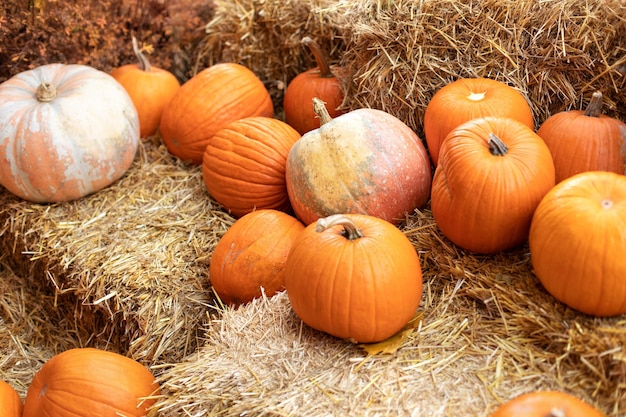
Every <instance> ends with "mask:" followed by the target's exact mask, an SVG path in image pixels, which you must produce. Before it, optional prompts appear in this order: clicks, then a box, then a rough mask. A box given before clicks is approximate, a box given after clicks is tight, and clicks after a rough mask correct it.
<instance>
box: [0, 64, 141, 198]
mask: <svg viewBox="0 0 626 417" xmlns="http://www.w3.org/2000/svg"><path fill="white" fill-rule="evenodd" d="M42 83H49V84H50V85H52V86H54V87H55V88H56V92H57V95H56V97H55V98H54V99H52V100H51V101H48V102H40V101H38V100H37V98H36V91H37V88H38V87H39V86H40V85H41V84H42ZM138 144H139V118H138V115H137V111H136V109H135V107H134V105H133V102H132V100H131V99H130V97H129V96H128V94H127V93H126V91H125V90H124V88H123V87H122V86H121V85H120V84H119V83H118V82H116V81H115V80H114V79H113V78H112V77H111V76H110V75H108V74H106V73H104V72H102V71H98V70H96V69H94V68H91V67H88V66H84V65H63V64H50V65H44V66H41V67H38V68H35V69H33V70H29V71H25V72H23V73H20V74H18V75H16V76H14V77H13V78H11V79H9V80H7V81H5V82H4V83H3V84H1V85H0V184H2V185H3V186H4V187H5V188H7V189H8V190H9V191H10V192H12V193H13V194H15V195H17V196H18V197H21V198H23V199H25V200H30V201H33V202H41V203H43V202H62V201H69V200H75V199H78V198H81V197H83V196H86V195H88V194H91V193H93V192H96V191H98V190H101V189H102V188H105V187H107V186H108V185H110V184H111V183H113V182H114V181H115V180H117V179H119V178H120V177H121V176H122V175H124V173H126V171H127V170H128V168H129V167H130V165H131V164H132V162H133V160H134V157H135V154H136V151H137V147H138Z"/></svg>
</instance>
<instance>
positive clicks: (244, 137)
mask: <svg viewBox="0 0 626 417" xmlns="http://www.w3.org/2000/svg"><path fill="white" fill-rule="evenodd" d="M298 139H300V134H299V133H298V132H296V131H295V130H294V129H293V128H292V127H291V126H289V125H288V124H287V123H285V122H282V121H280V120H278V119H273V118H270V117H261V116H257V117H247V118H244V119H239V120H236V121H234V122H231V123H229V124H228V125H226V126H224V128H222V129H220V130H218V131H217V132H216V133H215V135H213V137H212V138H211V139H210V140H209V142H208V144H207V146H206V148H205V151H204V156H203V159H202V175H203V178H204V183H205V184H206V187H207V189H208V191H209V193H210V194H211V195H212V196H213V198H214V199H215V200H216V201H217V202H218V203H220V204H221V205H222V206H223V207H224V208H226V209H227V210H228V211H229V212H230V213H231V214H232V215H233V216H235V217H241V216H243V215H244V214H247V213H250V212H251V211H253V210H255V209H256V210H259V209H276V210H282V211H290V210H291V205H290V203H289V195H288V194H287V186H286V184H285V181H286V180H285V164H286V160H287V154H288V153H289V150H290V149H291V147H292V146H293V144H294V143H295V142H296V141H297V140H298Z"/></svg>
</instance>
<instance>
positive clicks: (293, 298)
mask: <svg viewBox="0 0 626 417" xmlns="http://www.w3.org/2000/svg"><path fill="white" fill-rule="evenodd" d="M285 288H286V290H287V295H288V297H289V301H290V302H291V306H292V308H293V310H294V311H295V313H296V314H297V315H298V317H300V319H302V321H303V322H304V323H306V324H307V325H309V326H311V327H313V328H314V329H317V330H321V331H323V332H326V333H328V334H331V335H333V336H336V337H339V338H342V339H349V340H352V341H356V342H361V343H372V342H378V341H381V340H385V339H387V338H389V337H391V336H393V335H394V334H395V333H397V332H398V331H399V330H400V329H402V327H403V326H405V325H406V323H408V322H409V320H411V318H412V317H413V316H414V315H415V313H416V310H417V308H418V306H419V303H420V299H421V295H422V269H421V265H420V261H419V258H418V255H417V252H416V251H415V248H414V247H413V245H412V244H411V242H410V241H409V239H408V238H407V237H406V236H405V235H404V234H403V233H402V232H401V231H400V230H399V229H398V228H397V227H395V226H394V225H393V224H391V223H389V222H387V221H386V220H383V219H380V218H378V217H373V216H368V215H362V214H337V215H332V216H329V217H326V218H323V219H319V220H318V221H317V222H316V223H312V224H310V225H309V226H307V227H306V228H305V229H304V231H303V232H302V233H300V235H299V236H298V237H297V239H296V241H295V242H294V243H293V247H292V249H291V251H290V252H289V256H288V258H287V263H286V265H285Z"/></svg>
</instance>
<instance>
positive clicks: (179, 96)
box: [161, 62, 274, 165]
mask: <svg viewBox="0 0 626 417" xmlns="http://www.w3.org/2000/svg"><path fill="white" fill-rule="evenodd" d="M253 116H264V117H273V116H274V105H273V103H272V98H271V97H270V94H269V92H268V91H267V89H266V88H265V85H264V84H263V82H261V80H260V79H259V78H257V76H256V75H255V74H254V73H253V72H252V71H251V70H250V69H248V68H247V67H245V66H243V65H239V64H235V63H230V62H224V63H220V64H215V65H212V66H210V67H208V68H205V69H204V70H202V71H200V72H199V73H197V74H196V75H194V76H193V77H192V78H191V79H190V80H188V81H187V82H186V83H184V84H183V85H182V86H181V87H180V89H179V90H178V91H177V92H176V94H175V95H174V97H173V98H172V100H171V101H170V102H169V104H168V105H167V106H166V107H165V109H164V110H163V114H162V117H161V136H162V138H163V143H164V144H165V146H167V149H168V150H169V151H170V153H171V154H172V155H175V156H177V157H178V158H180V159H181V160H183V161H190V162H191V163H193V164H195V165H200V164H202V157H203V155H204V149H205V148H206V146H207V144H208V141H209V139H211V137H212V136H213V135H214V134H215V133H216V132H217V131H218V130H220V129H221V128H223V127H224V126H225V125H227V124H228V123H230V122H233V121H235V120H239V119H243V118H245V117H253Z"/></svg>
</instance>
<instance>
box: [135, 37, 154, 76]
mask: <svg viewBox="0 0 626 417" xmlns="http://www.w3.org/2000/svg"><path fill="white" fill-rule="evenodd" d="M132 42H133V52H134V53H135V56H136V57H137V59H138V60H139V67H140V68H141V70H142V71H146V72H149V71H150V61H148V58H147V57H146V56H145V55H144V54H143V52H141V49H139V44H138V43H137V38H135V37H134V36H133V38H132Z"/></svg>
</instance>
